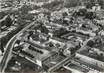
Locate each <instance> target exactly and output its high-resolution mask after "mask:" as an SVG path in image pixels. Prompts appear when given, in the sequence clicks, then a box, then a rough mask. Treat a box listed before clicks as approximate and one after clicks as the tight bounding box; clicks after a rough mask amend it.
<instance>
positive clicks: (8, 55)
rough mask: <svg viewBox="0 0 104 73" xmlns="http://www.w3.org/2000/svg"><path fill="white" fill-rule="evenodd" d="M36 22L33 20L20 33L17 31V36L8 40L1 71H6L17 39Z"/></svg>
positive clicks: (0, 67) (2, 72)
mask: <svg viewBox="0 0 104 73" xmlns="http://www.w3.org/2000/svg"><path fill="white" fill-rule="evenodd" d="M34 23H35V22H32V23H31V24H30V25H28V26H26V27H25V28H24V29H22V30H21V31H20V32H19V33H17V34H16V35H15V36H13V37H12V38H11V40H10V41H9V42H8V44H7V45H6V51H5V54H4V56H3V59H2V60H1V62H0V72H1V73H4V71H5V69H6V67H7V64H8V62H9V60H10V58H11V55H12V48H13V46H14V44H15V42H16V40H17V37H18V36H19V35H20V34H21V33H23V32H24V31H25V30H26V29H28V28H29V27H31V26H32V25H34Z"/></svg>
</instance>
